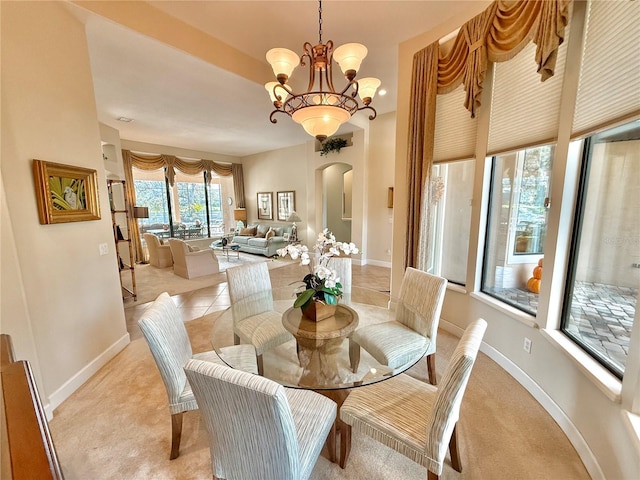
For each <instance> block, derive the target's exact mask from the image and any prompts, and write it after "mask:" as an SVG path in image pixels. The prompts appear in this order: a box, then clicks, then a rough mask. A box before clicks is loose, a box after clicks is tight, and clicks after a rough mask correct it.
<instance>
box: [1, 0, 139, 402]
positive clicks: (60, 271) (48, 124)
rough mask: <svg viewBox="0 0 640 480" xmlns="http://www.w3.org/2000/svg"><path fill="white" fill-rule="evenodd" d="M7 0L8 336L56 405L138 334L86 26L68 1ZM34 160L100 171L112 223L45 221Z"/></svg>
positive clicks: (104, 210) (105, 216)
mask: <svg viewBox="0 0 640 480" xmlns="http://www.w3.org/2000/svg"><path fill="white" fill-rule="evenodd" d="M0 5H1V8H2V179H3V182H4V187H5V192H4V193H5V195H6V210H5V206H3V218H2V225H3V228H2V240H3V242H2V265H1V269H0V274H1V279H2V331H3V332H6V333H9V334H12V335H13V336H14V337H15V338H14V341H15V343H16V355H17V356H18V358H22V359H26V360H29V361H31V362H32V363H33V364H34V366H35V367H36V370H39V372H40V377H41V379H42V381H41V384H40V387H41V389H40V395H41V397H42V400H43V403H44V404H45V405H46V404H50V407H51V408H55V407H56V406H57V405H58V404H59V403H60V402H61V401H62V400H64V399H65V398H66V397H67V396H68V395H69V394H70V393H71V392H72V391H73V390H74V389H75V388H77V387H78V386H79V385H81V384H82V383H83V382H84V381H85V380H86V378H88V377H89V376H90V375H91V374H92V373H93V372H95V371H96V370H97V369H98V368H99V367H100V366H101V365H103V364H104V363H106V361H108V360H109V359H110V358H111V357H112V356H113V355H115V354H116V353H117V352H118V351H119V350H120V349H122V348H123V347H124V346H125V345H126V344H127V343H128V341H129V336H128V333H127V330H126V327H125V320H124V312H123V307H122V298H121V293H120V284H119V281H118V270H117V267H116V257H115V254H114V243H113V236H112V233H111V219H110V214H109V204H108V200H107V192H106V190H107V189H106V179H105V175H104V167H103V162H102V153H101V148H100V134H99V129H98V121H97V115H96V110H95V100H94V96H93V86H92V80H91V71H90V68H89V55H88V51H87V42H86V39H85V34H84V28H83V26H82V25H81V24H80V23H79V22H78V21H77V20H76V19H75V18H74V17H72V16H71V15H70V14H69V13H68V11H67V10H66V8H65V7H64V5H63V4H62V3H53V2H51V3H40V2H33V3H26V2H25V3H22V2H2V3H1V4H0ZM34 158H37V159H41V160H47V161H52V162H59V163H66V164H71V165H80V166H83V167H88V168H93V169H96V170H97V171H98V187H99V201H100V211H101V215H102V219H101V220H97V221H88V222H74V223H65V224H58V225H40V223H39V221H38V210H37V206H36V199H35V192H34V181H33V175H32V172H31V160H32V159H34ZM12 240H13V244H14V245H15V249H13V248H12V245H11V243H12ZM100 243H106V244H107V245H108V247H109V254H108V255H105V256H100V255H99V250H98V245H99V244H100ZM12 250H13V251H12ZM35 352H37V357H36V353H35Z"/></svg>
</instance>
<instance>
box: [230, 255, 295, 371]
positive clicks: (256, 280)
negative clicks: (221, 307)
mask: <svg viewBox="0 0 640 480" xmlns="http://www.w3.org/2000/svg"><path fill="white" fill-rule="evenodd" d="M227 282H228V284H229V298H230V300H231V313H232V315H233V334H234V342H235V344H236V345H238V344H240V343H248V344H250V345H253V346H254V347H255V351H256V356H257V361H258V372H259V373H260V375H262V373H263V367H262V365H263V362H262V354H263V353H264V352H266V351H267V350H270V349H272V348H275V347H277V346H278V345H281V344H283V343H285V342H288V341H289V340H293V335H291V334H290V333H289V332H288V331H287V330H285V328H284V327H283V326H282V315H281V314H280V313H277V312H275V311H274V310H273V296H272V292H271V278H270V277H269V269H268V268H267V264H266V263H264V262H260V263H249V264H247V265H241V266H239V267H233V268H229V269H227Z"/></svg>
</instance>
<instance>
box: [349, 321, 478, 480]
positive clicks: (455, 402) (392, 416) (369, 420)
mask: <svg viewBox="0 0 640 480" xmlns="http://www.w3.org/2000/svg"><path fill="white" fill-rule="evenodd" d="M486 328H487V322H486V321H485V320H483V319H478V320H476V321H475V322H473V323H472V324H471V325H469V326H468V327H467V329H466V331H465V332H464V335H463V336H462V338H461V339H460V342H459V343H458V346H457V347H456V349H455V351H454V352H453V355H451V359H450V360H449V364H448V365H447V369H446V371H445V374H444V377H443V378H442V381H441V382H440V385H439V386H438V387H435V386H433V385H429V384H427V383H424V382H421V381H419V380H416V379H414V378H412V377H410V376H408V375H404V374H401V375H398V376H397V377H393V378H391V379H389V380H386V381H384V382H380V383H376V384H374V385H371V386H367V387H363V388H358V389H356V390H353V391H352V392H351V393H350V394H349V396H348V397H347V399H346V400H345V402H344V403H343V405H342V407H341V408H340V419H341V420H342V421H343V422H345V423H346V424H347V425H349V426H350V427H347V428H346V429H345V430H346V434H345V435H344V436H343V441H342V442H341V444H342V445H341V449H340V464H341V465H342V466H343V467H344V464H345V462H346V457H347V456H348V453H349V448H350V441H351V428H355V429H356V431H358V432H362V433H366V434H367V435H369V436H371V437H373V438H374V439H375V440H377V441H378V442H380V443H383V444H384V445H387V446H388V447H390V448H392V449H394V450H396V451H398V452H400V453H401V454H403V455H405V456H406V457H408V458H410V459H411V460H413V461H414V462H417V463H419V464H421V465H423V466H425V467H426V468H427V469H428V470H429V479H434V478H435V479H437V478H438V476H439V475H440V474H441V473H442V467H443V464H444V458H445V455H446V453H447V445H449V447H450V450H451V463H452V465H453V467H454V469H456V470H457V471H461V470H462V466H461V464H460V458H459V455H458V449H457V440H456V433H455V426H456V422H457V421H458V418H459V416H460V405H461V404H462V397H463V395H464V391H465V389H466V387H467V383H468V381H469V376H470V375H471V369H472V368H473V364H474V363H475V360H476V356H477V354H478V349H479V348H480V343H481V342H482V337H483V336H484V332H485V330H486ZM345 440H346V441H345Z"/></svg>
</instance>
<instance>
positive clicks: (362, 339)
mask: <svg viewBox="0 0 640 480" xmlns="http://www.w3.org/2000/svg"><path fill="white" fill-rule="evenodd" d="M446 288H447V280H446V279H445V278H442V277H437V276H435V275H430V274H428V273H426V272H423V271H421V270H416V269H415V268H411V267H408V268H407V269H406V271H405V272H404V277H403V278H402V285H401V286H400V297H399V301H398V304H397V309H396V312H395V320H394V321H390V322H384V323H379V324H376V325H369V326H366V327H361V328H359V329H357V330H356V331H355V332H354V333H353V335H352V336H351V338H350V339H349V341H350V342H351V344H352V348H350V353H351V368H352V369H353V371H354V373H355V372H356V371H357V369H358V365H359V363H360V349H359V348H356V347H354V346H353V344H354V343H355V344H357V345H360V346H361V347H362V348H364V349H365V350H366V351H367V352H369V353H370V354H371V356H373V357H374V358H375V359H376V360H377V361H378V362H380V363H382V364H384V365H387V366H389V367H391V368H393V369H402V368H405V367H406V364H407V363H408V362H409V361H412V360H413V359H415V358H416V352H422V351H423V350H424V349H425V347H426V353H425V356H426V357H427V367H428V372H429V381H430V382H431V383H432V384H433V385H435V384H436V371H435V353H436V335H437V333H438V324H439V323H440V312H441V311H442V303H443V302H444V294H445V291H446ZM418 354H419V353H418Z"/></svg>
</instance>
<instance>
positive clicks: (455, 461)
mask: <svg viewBox="0 0 640 480" xmlns="http://www.w3.org/2000/svg"><path fill="white" fill-rule="evenodd" d="M456 428H457V425H456V426H454V427H453V433H452V434H451V440H449V454H450V455H451V466H452V467H453V469H454V470H455V471H456V472H461V471H462V462H461V461H460V451H459V450H458V431H457V430H456Z"/></svg>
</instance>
